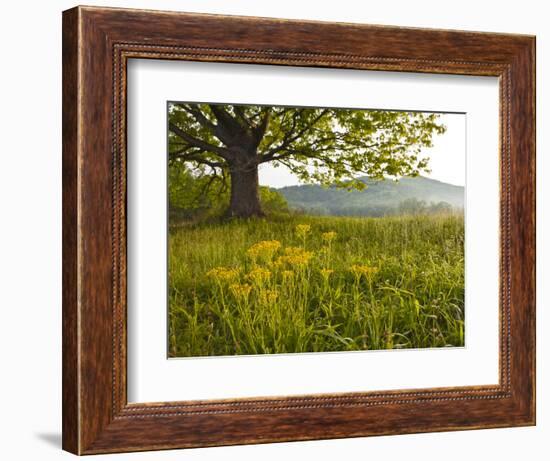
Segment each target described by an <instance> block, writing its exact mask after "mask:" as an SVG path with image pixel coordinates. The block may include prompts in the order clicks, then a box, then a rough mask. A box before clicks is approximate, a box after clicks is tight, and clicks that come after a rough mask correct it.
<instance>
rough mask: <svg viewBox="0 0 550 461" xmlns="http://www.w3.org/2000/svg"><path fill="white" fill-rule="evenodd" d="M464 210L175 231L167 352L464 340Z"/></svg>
mask: <svg viewBox="0 0 550 461" xmlns="http://www.w3.org/2000/svg"><path fill="white" fill-rule="evenodd" d="M463 247H464V223H463V218H462V217H461V216H453V215H446V216H418V217H386V218H342V217H338V218H336V217H311V216H298V217H297V216H293V217H288V216H287V217H279V218H270V219H254V220H249V221H243V220H240V221H230V222H220V223H209V224H195V225H187V226H181V227H178V228H172V229H171V230H170V238H169V354H170V356H172V357H188V356H206V355H235V354H271V353H290V352H320V351H352V350H365V349H393V348H426V347H441V346H462V345H463V344H464V322H463V319H464V248H463Z"/></svg>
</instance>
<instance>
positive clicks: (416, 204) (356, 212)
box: [294, 198, 463, 217]
mask: <svg viewBox="0 0 550 461" xmlns="http://www.w3.org/2000/svg"><path fill="white" fill-rule="evenodd" d="M294 209H295V210H296V211H298V212H300V213H304V214H311V215H329V216H367V217H384V216H403V215H406V216H420V215H441V214H462V213H463V209H462V208H458V207H453V206H452V205H451V204H450V203H448V202H444V201H440V202H427V201H425V200H418V199H416V198H409V199H406V200H403V201H401V202H400V203H399V204H398V205H397V206H384V205H370V206H369V205H350V206H341V205H339V206H334V207H332V206H330V205H327V206H313V207H303V206H298V207H295V208H294Z"/></svg>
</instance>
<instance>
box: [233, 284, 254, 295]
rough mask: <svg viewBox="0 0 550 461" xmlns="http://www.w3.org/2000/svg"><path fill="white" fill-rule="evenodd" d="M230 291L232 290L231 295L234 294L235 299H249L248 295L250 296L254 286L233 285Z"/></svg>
mask: <svg viewBox="0 0 550 461" xmlns="http://www.w3.org/2000/svg"><path fill="white" fill-rule="evenodd" d="M229 289H230V290H231V293H233V296H235V298H239V299H248V295H250V291H251V290H252V286H251V285H249V284H248V283H242V284H241V283H233V284H232V285H230V286H229Z"/></svg>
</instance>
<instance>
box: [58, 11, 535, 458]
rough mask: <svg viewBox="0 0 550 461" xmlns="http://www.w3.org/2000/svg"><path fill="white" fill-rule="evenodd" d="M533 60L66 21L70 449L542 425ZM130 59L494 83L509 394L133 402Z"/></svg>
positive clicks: (425, 42)
mask: <svg viewBox="0 0 550 461" xmlns="http://www.w3.org/2000/svg"><path fill="white" fill-rule="evenodd" d="M206 23H207V24H206ZM203 26H204V27H203ZM206 26H208V27H206ZM274 35H275V36H276V37H277V39H273V38H272V37H273V36H274ZM367 38H368V39H370V40H367ZM212 43H216V45H217V47H212V46H211V45H212ZM534 51H535V40H534V37H528V36H517V35H506V34H486V33H472V32H456V31H435V30H421V29H404V28H396V27H387V26H366V25H356V24H345V25H344V24H334V23H318V22H312V21H308V22H302V21H286V20H277V19H265V18H247V17H221V16H215V15H197V14H186V13H168V12H154V11H138V10H124V9H110V8H92V7H77V8H74V9H72V10H68V11H66V12H64V14H63V448H64V449H66V450H68V451H71V452H73V453H78V454H89V453H104V452H117V451H135V450H147V449H163V448H178V447H192V446H211V445H229V444H238V443H260V442H272V441H287V440H309V439H321V438H334V437H353V436H365V435H376V434H393V433H408V432H429V431H436V430H460V429H472V428H485V427H503V426H517V425H530V424H534V422H535V382H534V379H535V362H534V361H535V354H534V352H535V351H534V344H535V343H534V341H535V336H534V335H535V330H534V328H535V324H534V309H535V291H534V283H535V277H534V270H535V264H534V250H535V241H534V238H535V234H534V233H535V225H534V223H535V215H534V212H535V196H534V194H535V191H534V175H535V144H534V143H535V132H534V117H535V109H534V91H535V82H534V78H535V74H534V65H535V57H534ZM131 58H150V59H186V60H200V61H222V62H254V63H259V64H278V65H302V66H304V65H305V66H322V67H342V68H355V69H375V70H396V71H413V72H437V73H455V74H468V75H494V76H498V77H499V78H500V92H501V97H500V99H501V115H500V126H501V160H502V161H501V170H502V171H501V177H502V183H501V184H502V186H501V243H502V246H501V291H500V296H501V342H500V353H499V357H500V372H501V378H500V383H499V385H498V386H477V387H465V388H464V387H463V388H448V389H420V390H416V391H391V392H369V393H350V394H333V395H316V396H297V397H273V398H262V399H257V398H250V399H239V400H231V399H227V400H217V401H201V402H192V403H189V402H188V403H185V402H162V403H151V404H128V403H127V401H126V350H125V347H126V343H125V339H126V331H125V328H126V325H125V309H126V306H125V269H126V268H125V261H126V258H125V137H126V130H125V123H126V118H125V108H126V101H125V97H126V91H125V85H126V62H127V60H128V59H131ZM520 223H521V225H520Z"/></svg>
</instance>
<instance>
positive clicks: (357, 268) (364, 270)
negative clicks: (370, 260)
mask: <svg viewBox="0 0 550 461" xmlns="http://www.w3.org/2000/svg"><path fill="white" fill-rule="evenodd" d="M350 270H351V272H353V275H355V277H356V278H357V280H359V279H360V278H361V277H362V276H364V277H366V278H367V279H370V278H371V277H372V276H373V275H374V274H376V273H377V272H378V267H374V266H367V265H361V264H353V265H352V266H351V268H350Z"/></svg>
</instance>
